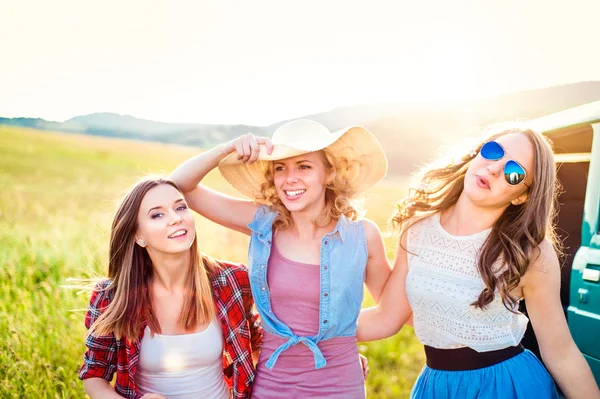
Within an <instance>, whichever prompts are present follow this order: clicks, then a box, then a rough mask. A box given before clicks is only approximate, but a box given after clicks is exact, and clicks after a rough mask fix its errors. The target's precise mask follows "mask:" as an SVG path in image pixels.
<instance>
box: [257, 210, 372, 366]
mask: <svg viewBox="0 0 600 399" xmlns="http://www.w3.org/2000/svg"><path fill="white" fill-rule="evenodd" d="M276 216H277V212H276V211H272V210H270V209H269V207H267V206H266V205H263V206H261V207H260V208H259V209H258V211H257V212H256V214H255V215H254V220H253V221H252V222H251V223H250V224H249V225H248V227H249V228H250V230H251V235H250V247H249V249H248V265H249V269H250V286H251V287H252V295H253V296H254V303H255V304H256V309H257V311H258V313H259V314H260V317H261V319H262V326H263V328H264V329H265V330H266V331H268V332H269V333H271V334H274V335H277V336H279V337H281V338H286V339H288V340H287V342H285V343H284V344H283V345H281V346H280V347H279V348H277V350H275V352H273V354H272V355H271V357H270V358H269V360H268V361H267V363H266V366H267V367H268V368H270V369H272V368H273V366H275V362H276V361H277V358H278V357H279V355H280V354H281V353H282V352H283V351H285V350H287V349H288V348H290V347H291V346H293V345H296V344H298V343H303V344H304V345H306V346H307V347H308V348H309V349H310V350H311V351H312V352H313V355H314V359H315V367H316V368H317V369H320V368H322V367H324V366H325V364H326V361H325V357H323V354H322V353H321V350H320V349H319V347H318V346H317V343H318V342H320V341H324V340H327V339H331V338H335V337H353V336H355V335H356V326H357V320H358V314H359V312H360V308H361V304H362V300H363V290H364V286H363V284H364V278H365V269H366V265H367V256H368V255H367V242H366V238H365V232H364V227H363V224H362V222H361V221H358V222H353V221H350V220H348V219H347V218H346V217H345V216H341V217H340V218H339V219H338V223H337V225H336V226H335V229H333V231H332V232H330V233H327V234H325V235H324V236H323V238H322V239H321V255H320V259H321V261H320V269H321V273H320V285H321V289H320V306H319V332H318V333H317V335H315V336H311V337H305V336H302V337H300V336H297V335H295V334H294V333H293V332H292V330H291V329H290V328H289V327H288V326H287V325H285V324H284V323H283V322H281V321H280V320H279V319H278V318H277V317H276V316H275V314H273V309H272V307H271V297H270V295H269V287H268V285H267V263H268V260H269V255H270V254H271V239H272V234H273V221H274V220H275V217H276Z"/></svg>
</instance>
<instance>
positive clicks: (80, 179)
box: [0, 127, 423, 398]
mask: <svg viewBox="0 0 600 399" xmlns="http://www.w3.org/2000/svg"><path fill="white" fill-rule="evenodd" d="M195 152H197V149H194V148H189V147H176V146H168V145H164V144H155V143H146V142H135V141H126V140H116V139H104V138H97V137H89V136H78V135H66V134H60V133H49V132H39V131H35V130H28V129H18V128H9V127H0V397H1V398H82V397H85V394H84V392H83V389H82V386H81V382H80V381H79V380H78V379H77V371H78V369H79V366H80V364H81V360H82V354H83V352H84V350H85V348H84V341H83V336H84V334H85V328H84V325H83V315H84V313H83V309H85V307H86V306H87V303H88V300H89V298H88V297H87V294H84V295H78V293H77V292H75V291H74V290H71V289H65V288H63V287H62V286H63V285H65V284H67V278H69V277H86V276H90V275H93V274H100V275H101V274H103V273H104V272H105V270H106V260H107V247H108V234H109V228H110V222H111V220H112V215H113V212H114V210H115V207H116V202H117V201H118V199H119V198H120V196H121V195H122V194H123V193H124V190H126V188H127V187H129V186H130V185H131V184H132V183H133V182H134V181H136V180H137V179H138V178H139V177H141V176H142V175H143V174H145V173H155V172H160V171H167V172H168V171H170V170H172V169H173V168H174V167H175V166H176V165H177V164H178V163H180V162H181V161H183V160H184V159H186V158H187V157H189V156H191V155H192V154H194V153H195ZM207 184H208V185H210V186H212V187H215V188H217V189H220V190H224V191H226V192H229V193H231V194H235V192H234V190H233V189H232V188H231V187H230V186H229V185H228V184H227V183H226V182H225V181H224V180H223V179H221V178H220V176H219V175H218V173H212V174H210V175H209V176H208V177H207ZM400 187H401V185H399V184H395V183H394V184H390V183H382V184H380V185H379V186H378V187H377V188H376V189H374V190H373V191H372V192H371V193H370V194H369V196H368V197H367V199H366V206H367V208H368V209H369V212H368V213H367V217H369V218H371V219H373V220H374V221H375V222H377V223H378V224H379V225H380V226H381V227H382V229H385V226H386V225H385V223H386V220H387V219H388V217H389V215H390V214H391V212H392V210H393V208H392V206H391V203H392V202H393V201H394V200H395V199H397V198H399V196H400V194H401V189H400ZM197 231H198V237H199V243H200V246H201V249H202V250H203V251H204V252H206V253H208V254H210V255H212V256H215V257H217V258H222V259H230V260H234V261H240V262H245V261H246V251H247V244H248V239H247V237H245V236H243V235H241V234H238V233H235V232H231V231H229V230H227V229H225V228H221V227H220V226H216V225H215V224H213V223H211V222H209V221H207V220H205V219H203V218H201V217H198V218H197ZM386 244H388V247H389V249H390V253H393V250H394V249H393V246H392V244H393V243H392V241H391V240H389V241H388V242H386ZM405 329H406V331H402V332H401V333H400V334H398V335H397V336H395V337H392V338H390V339H387V340H383V341H379V342H375V343H370V344H365V345H361V351H362V352H363V353H364V354H366V355H367V356H368V358H369V361H370V367H371V373H370V376H369V379H368V395H369V397H373V398H402V397H406V396H408V392H409V390H410V387H411V385H412V383H413V381H414V379H415V378H416V375H417V373H418V371H419V370H420V368H421V365H422V364H423V355H422V349H421V346H420V345H419V344H418V342H416V340H415V339H414V337H413V334H412V331H411V329H410V328H405Z"/></svg>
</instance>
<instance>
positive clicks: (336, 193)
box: [255, 148, 362, 230]
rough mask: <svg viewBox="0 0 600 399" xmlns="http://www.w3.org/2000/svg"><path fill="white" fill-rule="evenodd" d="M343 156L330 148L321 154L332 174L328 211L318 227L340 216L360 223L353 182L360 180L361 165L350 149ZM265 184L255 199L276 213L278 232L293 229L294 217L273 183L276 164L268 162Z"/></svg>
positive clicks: (326, 193)
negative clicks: (358, 177) (357, 178)
mask: <svg viewBox="0 0 600 399" xmlns="http://www.w3.org/2000/svg"><path fill="white" fill-rule="evenodd" d="M343 151H344V152H342V153H337V154H334V153H333V152H332V151H330V150H329V149H328V148H325V149H322V150H320V151H319V152H318V153H319V155H320V157H321V160H322V161H323V164H324V165H325V170H326V172H327V173H331V175H330V176H331V179H330V182H329V183H327V185H326V186H325V209H323V211H322V212H321V214H320V215H319V217H318V218H317V219H316V220H315V221H314V224H315V225H316V226H320V227H322V226H327V225H328V224H329V223H330V222H331V221H332V220H334V219H338V218H339V217H340V216H341V215H344V216H346V217H347V218H348V219H350V220H357V219H358V218H359V217H360V216H361V214H362V209H360V208H359V206H358V204H357V200H358V194H359V193H358V190H357V189H356V187H355V185H354V184H352V181H353V179H355V178H356V176H358V173H359V170H360V168H361V167H362V164H361V162H360V161H359V160H357V159H356V158H355V157H353V156H352V154H349V153H347V152H351V151H352V149H351V148H345V149H344V150H343ZM264 173H265V179H266V182H265V183H263V184H261V187H260V194H259V195H258V196H257V198H255V200H256V202H257V203H259V204H268V205H269V206H271V208H272V209H274V210H276V211H277V216H276V217H275V220H274V221H273V225H274V226H275V228H277V229H280V230H284V229H287V228H289V227H291V226H292V224H293V222H292V217H291V214H290V211H288V209H287V208H286V207H285V205H284V204H283V202H281V199H280V198H279V195H277V191H276V189H275V181H274V167H273V162H269V163H267V164H266V167H265V172H264Z"/></svg>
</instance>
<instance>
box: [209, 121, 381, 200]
mask: <svg viewBox="0 0 600 399" xmlns="http://www.w3.org/2000/svg"><path fill="white" fill-rule="evenodd" d="M271 141H272V142H273V145H274V148H273V152H272V153H271V155H269V154H267V149H266V147H265V146H264V145H261V146H260V153H259V156H258V159H257V161H256V162H254V163H252V164H247V163H243V162H241V161H239V160H238V159H237V155H236V153H235V152H234V153H232V154H229V155H228V156H227V157H225V158H223V159H222V160H221V162H220V163H219V170H220V171H221V174H222V175H223V177H225V179H226V180H227V181H228V182H229V183H230V184H231V185H232V186H233V187H235V188H236V189H237V190H238V191H239V192H241V193H242V194H244V195H245V196H247V197H249V198H252V199H254V198H256V197H257V195H258V194H259V193H260V186H261V184H262V183H265V182H266V179H265V177H264V173H265V170H266V168H267V167H268V165H269V162H270V161H276V160H279V159H284V158H290V157H295V156H297V155H302V154H306V153H309V152H314V151H319V150H322V149H324V148H329V149H330V150H331V151H332V152H333V153H334V154H343V156H345V157H347V158H351V159H350V160H358V161H360V163H361V167H360V170H359V172H358V175H357V176H356V178H354V179H353V181H352V183H353V184H354V185H355V187H356V188H357V190H358V191H359V192H362V191H364V190H366V189H368V188H370V187H371V186H373V185H374V184H375V183H377V182H378V181H379V180H381V179H382V178H383V177H384V176H385V174H386V173H387V158H386V156H385V153H384V152H383V148H381V144H379V141H377V139H376V138H375V136H373V134H372V133H371V132H370V131H368V130H367V129H365V128H364V127H361V126H352V127H348V128H345V129H342V130H339V131H337V132H334V133H332V132H330V131H329V130H328V129H327V128H326V127H325V126H323V125H321V124H320V123H318V122H315V121H312V120H308V119H297V120H294V121H291V122H288V123H285V124H284V125H282V126H280V127H279V128H278V129H277V130H276V131H275V133H273V138H272V139H271Z"/></svg>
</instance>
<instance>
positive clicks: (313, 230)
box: [291, 207, 337, 240]
mask: <svg viewBox="0 0 600 399" xmlns="http://www.w3.org/2000/svg"><path fill="white" fill-rule="evenodd" d="M323 209H324V207H323V208H321V209H320V210H318V211H312V210H306V211H302V212H292V213H291V217H292V221H293V225H292V229H291V230H292V234H294V236H296V237H297V238H299V239H309V240H314V239H321V238H322V237H323V235H324V234H326V233H328V232H330V231H331V230H333V228H334V227H335V225H336V224H337V220H336V219H333V220H332V221H331V222H330V223H329V224H328V225H327V226H322V227H318V226H317V225H315V223H314V221H315V220H316V219H317V218H318V217H319V215H320V214H321V212H322V211H323Z"/></svg>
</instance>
